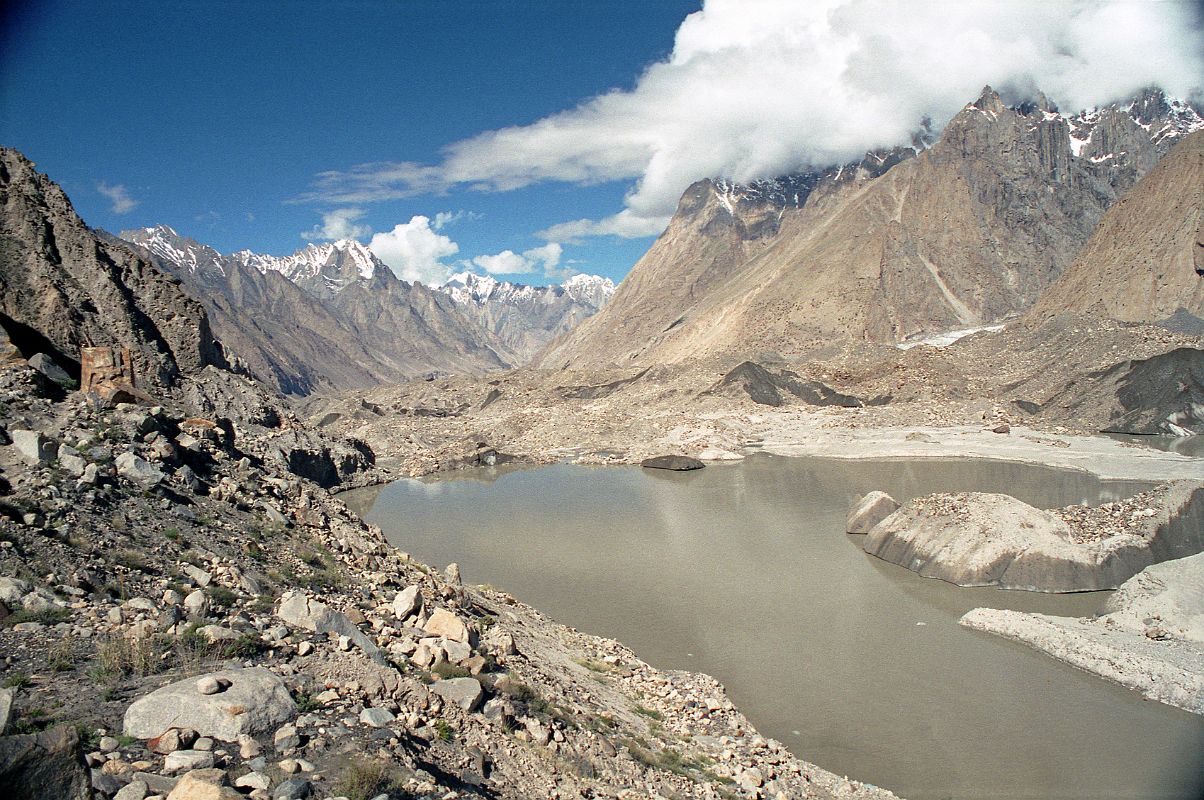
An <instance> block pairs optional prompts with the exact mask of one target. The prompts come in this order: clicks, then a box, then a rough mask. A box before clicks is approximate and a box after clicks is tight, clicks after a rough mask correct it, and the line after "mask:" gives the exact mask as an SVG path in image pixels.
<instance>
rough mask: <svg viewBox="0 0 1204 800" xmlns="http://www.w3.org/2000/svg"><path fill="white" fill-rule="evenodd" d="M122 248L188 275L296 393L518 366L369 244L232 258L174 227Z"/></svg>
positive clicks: (231, 333)
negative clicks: (395, 270) (375, 253)
mask: <svg viewBox="0 0 1204 800" xmlns="http://www.w3.org/2000/svg"><path fill="white" fill-rule="evenodd" d="M122 238H123V239H125V240H127V241H128V242H129V243H130V245H129V246H131V247H134V248H136V249H137V250H138V251H139V252H141V253H143V254H144V255H145V256H146V257H147V258H150V259H153V260H154V261H155V263H157V264H159V265H160V266H161V267H162V268H163V269H165V270H168V271H170V272H171V273H173V274H175V275H177V276H178V277H179V278H180V280H181V281H183V282H184V284H185V286H187V287H188V289H189V291H190V292H191V293H192V294H193V295H195V296H196V297H197V298H199V299H200V301H201V302H202V303H203V304H204V305H205V307H206V308H207V309H208V310H209V313H210V315H211V316H212V318H213V320H214V327H215V328H216V330H217V332H218V334H219V336H220V337H221V339H222V341H223V342H224V343H225V346H226V348H227V350H228V351H229V352H230V354H231V356H232V357H236V358H237V359H238V360H239V361H241V362H242V363H243V364H245V366H246V367H247V369H248V370H249V371H250V372H251V373H252V374H253V375H255V376H256V377H257V378H259V379H260V380H263V381H265V382H266V383H268V384H270V385H272V386H274V387H276V388H277V389H278V390H280V391H281V392H283V393H286V394H294V395H307V394H311V393H313V392H315V391H319V390H332V389H333V390H341V389H353V388H364V387H369V386H375V385H377V384H381V383H391V382H397V381H401V380H405V379H407V378H412V377H415V376H418V375H423V374H425V373H429V372H457V373H480V372H484V371H487V370H490V369H499V368H502V367H505V366H508V364H509V363H510V361H509V353H508V351H506V349H505V348H504V347H502V346H500V345H498V344H497V342H496V341H495V340H493V339H492V338H491V337H490V336H489V334H488V333H487V332H486V331H484V330H482V329H480V328H479V326H477V325H475V324H474V323H473V322H472V321H470V320H469V319H467V318H466V317H465V316H464V315H463V314H462V313H461V312H460V310H459V309H458V308H457V307H456V305H455V303H453V302H452V300H451V298H449V297H447V296H445V295H443V294H442V293H438V292H432V291H431V290H429V289H427V288H426V287H424V286H422V285H421V284H413V285H411V284H409V283H406V282H404V281H401V280H399V279H398V278H396V277H395V276H394V275H393V273H392V272H391V271H390V270H389V269H388V268H387V267H385V266H384V265H383V264H381V263H380V262H379V261H378V260H376V258H375V257H374V256H372V255H371V253H370V252H368V250H367V249H366V248H364V247H363V246H362V245H359V244H358V243H357V242H339V243H335V244H329V245H311V246H310V247H308V248H306V249H304V250H302V251H300V252H299V253H297V254H295V255H294V256H287V257H283V258H273V257H270V256H261V255H257V254H253V253H248V252H242V253H235V254H234V255H231V256H226V255H223V254H221V253H219V252H217V251H216V250H214V249H213V248H211V247H209V246H207V245H204V244H201V243H199V242H196V241H194V240H192V239H189V238H187V237H184V236H180V235H179V234H177V233H176V232H175V231H173V230H172V229H170V228H166V227H163V226H159V227H156V228H143V229H138V230H132V231H124V232H122Z"/></svg>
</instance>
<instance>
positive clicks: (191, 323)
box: [0, 148, 224, 386]
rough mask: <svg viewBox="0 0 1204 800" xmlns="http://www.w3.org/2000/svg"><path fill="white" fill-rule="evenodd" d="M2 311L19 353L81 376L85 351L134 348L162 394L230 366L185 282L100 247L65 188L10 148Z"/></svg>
mask: <svg viewBox="0 0 1204 800" xmlns="http://www.w3.org/2000/svg"><path fill="white" fill-rule="evenodd" d="M0 312H2V315H3V316H2V317H0V324H2V325H3V326H4V327H5V328H6V329H7V330H8V334H9V336H10V337H11V338H12V340H13V342H14V343H15V344H17V346H18V347H19V348H21V349H22V350H23V351H24V350H26V349H35V350H39V351H45V350H46V349H53V351H54V352H51V353H48V355H51V357H52V358H53V359H54V360H55V361H57V362H58V363H59V364H60V365H61V366H63V367H66V368H68V370H69V371H75V372H76V374H77V376H78V369H79V348H80V346H81V345H97V346H100V345H109V346H114V347H123V346H125V347H129V348H130V350H131V355H132V358H133V366H134V372H135V376H136V377H137V379H138V380H139V382H149V383H151V384H158V385H162V386H169V385H172V384H174V383H175V382H176V381H177V380H178V379H179V378H180V376H181V375H184V374H191V373H196V372H199V371H200V370H201V369H203V368H204V367H205V366H206V365H210V364H223V363H224V357H223V354H222V351H221V346H220V345H219V344H218V343H217V342H216V341H215V340H214V337H213V334H212V332H211V331H210V329H209V321H208V318H207V317H206V315H205V311H204V309H203V308H202V307H201V305H200V304H199V303H197V302H196V301H195V300H193V299H192V298H190V297H189V296H188V295H187V294H186V293H185V292H184V289H183V288H182V287H181V285H180V282H179V281H178V280H176V279H175V278H173V277H171V276H170V275H167V274H164V273H162V272H160V271H159V270H157V269H156V268H155V267H154V266H153V265H152V264H151V263H150V262H149V261H148V260H146V259H144V258H139V257H137V256H135V255H134V254H133V253H132V252H130V250H129V249H127V248H125V247H123V246H120V245H114V244H112V243H111V242H105V241H102V240H100V239H98V238H97V237H96V236H95V235H94V233H93V232H92V231H91V230H90V229H89V228H88V226H87V225H85V224H84V222H83V220H81V219H80V218H79V216H78V215H77V214H76V213H75V210H74V209H73V208H72V206H71V201H70V200H68V199H67V195H66V194H64V192H63V190H62V189H61V188H59V186H58V185H56V184H55V183H54V182H53V181H51V180H50V179H49V178H47V177H46V176H45V175H42V174H40V173H38V172H37V171H36V170H35V169H34V165H33V164H32V163H31V162H30V161H29V160H28V159H26V158H25V157H24V156H23V155H21V154H20V153H18V152H17V151H16V150H12V149H9V148H3V149H0ZM23 354H24V355H25V356H26V357H28V356H32V355H33V354H34V353H33V352H23Z"/></svg>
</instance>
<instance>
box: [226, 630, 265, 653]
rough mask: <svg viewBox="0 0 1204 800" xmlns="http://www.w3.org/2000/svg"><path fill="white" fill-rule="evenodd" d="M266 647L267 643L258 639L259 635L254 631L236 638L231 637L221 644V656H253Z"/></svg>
mask: <svg viewBox="0 0 1204 800" xmlns="http://www.w3.org/2000/svg"><path fill="white" fill-rule="evenodd" d="M267 649H268V648H267V645H266V644H265V643H264V641H263V639H260V638H259V635H258V634H254V633H244V634H242V635H241V636H239V637H238V638H237V639H232V640H231V641H229V642H225V643H223V644H222V645H221V653H222V658H237V659H246V658H253V657H254V656H256V655H259V654H260V653H262V652H263V651H264V650H267Z"/></svg>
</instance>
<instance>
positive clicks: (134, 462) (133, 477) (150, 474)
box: [113, 452, 166, 487]
mask: <svg viewBox="0 0 1204 800" xmlns="http://www.w3.org/2000/svg"><path fill="white" fill-rule="evenodd" d="M113 463H114V465H115V466H116V467H117V474H118V475H120V476H121V477H123V478H125V479H126V480H128V481H130V482H131V483H136V484H138V485H139V486H144V487H150V486H155V485H157V484H159V483H162V482H163V479H164V478H165V477H166V476H165V475H164V474H163V470H161V469H159V468H158V467H156V466H154V465H153V464H151V463H150V462H149V461H147V460H145V459H143V458H140V457H138V456H136V455H134V454H133V453H130V452H125V453H122V454H121V455H119V456H117V458H115V459H113Z"/></svg>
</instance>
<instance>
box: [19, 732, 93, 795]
mask: <svg viewBox="0 0 1204 800" xmlns="http://www.w3.org/2000/svg"><path fill="white" fill-rule="evenodd" d="M0 787H4V792H3V795H4V798H5V800H45V798H48V797H53V798H56V800H87V798H90V797H91V796H92V793H91V790H90V789H89V782H88V771H87V769H86V768H85V766H84V760H83V758H82V756H81V754H80V748H79V734H78V733H77V732H76V730H75V728H74V727H72V726H70V725H60V726H58V727H57V728H51V729H50V730H46V731H42V732H40V733H30V734H24V735H21V736H3V737H0Z"/></svg>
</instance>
